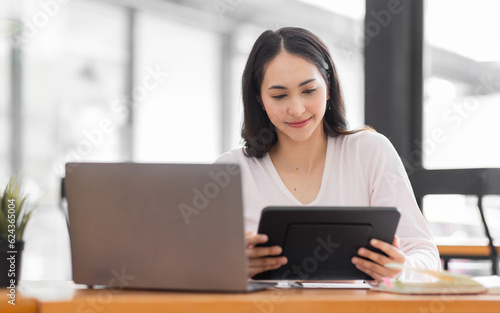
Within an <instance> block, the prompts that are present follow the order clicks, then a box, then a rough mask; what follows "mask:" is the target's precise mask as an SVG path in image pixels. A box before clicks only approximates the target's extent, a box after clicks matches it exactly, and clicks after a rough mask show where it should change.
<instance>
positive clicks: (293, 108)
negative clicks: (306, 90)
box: [288, 98, 305, 116]
mask: <svg viewBox="0 0 500 313" xmlns="http://www.w3.org/2000/svg"><path fill="white" fill-rule="evenodd" d="M304 111H305V106H304V105H303V104H302V102H301V101H300V100H299V99H297V98H292V99H290V102H289V104H288V114H289V115H291V116H301V115H302V114H303V113H304Z"/></svg>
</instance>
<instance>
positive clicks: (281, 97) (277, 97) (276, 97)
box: [272, 95, 286, 100]
mask: <svg viewBox="0 0 500 313" xmlns="http://www.w3.org/2000/svg"><path fill="white" fill-rule="evenodd" d="M284 97H286V95H277V96H272V98H273V99H277V100H280V99H283V98H284Z"/></svg>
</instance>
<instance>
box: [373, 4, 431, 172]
mask: <svg viewBox="0 0 500 313" xmlns="http://www.w3.org/2000/svg"><path fill="white" fill-rule="evenodd" d="M422 49H423V1H421V0H413V1H411V0H367V1H366V17H365V88H366V90H365V123H366V124H368V125H371V126H373V127H374V128H375V129H376V130H377V131H378V132H380V133H382V134H384V135H385V136H387V137H388V138H389V139H390V140H391V142H392V143H393V145H394V147H395V148H396V150H397V151H398V153H399V155H400V156H401V158H402V159H403V162H404V164H405V166H406V168H407V170H408V171H409V172H410V171H412V170H414V169H416V168H421V167H422V148H421V147H422V85H423V81H422V77H423V76H422V73H423V70H422Z"/></svg>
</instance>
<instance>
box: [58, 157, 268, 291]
mask: <svg viewBox="0 0 500 313" xmlns="http://www.w3.org/2000/svg"><path fill="white" fill-rule="evenodd" d="M65 184H66V193H67V199H68V214H69V225H70V226H69V230H70V240H71V252H72V266H73V280H74V281H75V283H78V284H86V285H91V286H93V285H104V286H108V287H116V288H145V289H170V290H199V291H221V292H245V291H253V290H260V289H265V288H269V287H270V286H272V285H273V284H269V283H267V284H265V283H254V282H251V283H250V282H248V280H247V278H248V274H247V262H248V261H247V257H246V252H245V251H246V244H245V237H244V230H243V208H242V193H241V178H240V170H239V167H238V165H235V164H140V163H68V164H66V179H65Z"/></svg>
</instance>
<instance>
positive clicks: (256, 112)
mask: <svg viewBox="0 0 500 313" xmlns="http://www.w3.org/2000/svg"><path fill="white" fill-rule="evenodd" d="M282 50H285V51H286V52H288V53H290V54H294V55H297V56H299V57H301V58H303V59H305V60H307V61H308V62H310V63H312V64H314V65H316V67H317V68H318V70H319V71H320V73H321V75H322V76H323V78H324V79H325V82H327V85H328V88H329V92H330V99H328V100H327V106H328V109H327V110H326V111H325V115H324V117H323V128H324V130H325V133H326V134H327V135H328V136H332V137H335V136H338V135H347V134H353V133H356V132H358V131H360V130H356V131H349V130H348V129H347V128H348V125H347V121H346V118H345V108H344V99H343V96H342V90H341V88H340V84H339V80H338V76H337V70H336V69H335V64H334V63H333V60H332V57H331V56H330V52H329V51H328V48H327V47H326V45H325V44H324V43H323V41H321V39H319V38H318V37H317V36H316V35H314V34H313V33H311V32H310V31H308V30H305V29H302V28H297V27H284V28H280V29H278V30H276V31H272V30H267V31H265V32H263V33H262V34H261V35H260V36H259V38H257V41H256V42H255V44H254V45H253V48H252V51H251V52H250V55H249V56H248V61H247V64H246V66H245V70H244V71H243V80H242V94H243V109H244V113H243V114H244V120H243V126H242V129H241V137H242V138H243V141H244V149H243V151H244V152H245V155H247V156H251V157H257V158H260V157H263V156H264V155H265V154H266V153H267V152H268V151H269V149H270V148H271V147H272V146H273V145H274V144H275V143H276V141H277V140H278V136H277V134H276V129H275V127H274V125H273V124H272V122H271V120H269V117H268V116H267V113H266V112H265V111H264V110H263V109H262V105H263V104H262V103H261V100H260V99H261V95H260V87H261V84H262V81H263V80H264V72H265V68H266V65H267V64H268V63H269V62H270V61H271V60H273V59H274V58H275V57H276V56H277V55H278V54H279V53H280V52H281V51H282ZM367 129H371V128H370V127H365V128H364V129H362V130H367Z"/></svg>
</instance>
